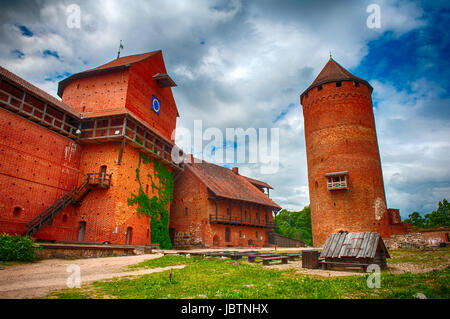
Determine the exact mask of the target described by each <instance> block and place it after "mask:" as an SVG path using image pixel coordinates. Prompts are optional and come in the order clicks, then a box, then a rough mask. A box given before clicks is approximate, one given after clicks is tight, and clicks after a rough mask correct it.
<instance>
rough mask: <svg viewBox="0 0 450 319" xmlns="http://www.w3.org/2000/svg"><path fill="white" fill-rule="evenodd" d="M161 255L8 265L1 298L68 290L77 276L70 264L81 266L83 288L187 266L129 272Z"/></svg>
mask: <svg viewBox="0 0 450 319" xmlns="http://www.w3.org/2000/svg"><path fill="white" fill-rule="evenodd" d="M161 256H163V255H162V254H160V253H158V254H151V255H138V256H125V257H106V258H92V259H76V260H63V259H48V260H42V261H39V262H36V263H32V264H22V265H14V266H7V267H5V268H4V269H3V270H0V298H1V299H19V298H20V299H22V298H33V297H40V296H45V295H46V294H48V293H49V292H50V291H52V290H56V289H63V288H67V280H68V278H69V276H71V275H73V270H72V271H69V272H68V271H67V270H68V267H69V266H70V265H77V266H79V267H80V275H81V285H84V284H86V283H90V282H93V281H97V280H103V279H109V278H113V277H123V276H134V275H144V274H148V273H152V272H159V271H164V270H168V269H171V268H183V267H184V265H181V266H171V267H164V268H153V269H142V270H136V271H128V268H127V266H129V265H133V264H137V263H140V262H142V261H145V260H149V259H154V258H159V257H161ZM69 269H70V268H69Z"/></svg>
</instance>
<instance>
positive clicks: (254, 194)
mask: <svg viewBox="0 0 450 319" xmlns="http://www.w3.org/2000/svg"><path fill="white" fill-rule="evenodd" d="M186 166H187V167H188V168H189V169H190V170H191V171H192V172H193V173H194V174H195V175H196V176H197V177H198V178H199V179H200V180H201V181H202V182H203V184H204V185H205V186H206V187H207V188H208V189H209V190H210V191H211V192H212V193H213V194H214V195H215V196H217V197H222V198H227V199H234V200H239V201H244V202H250V203H255V204H260V205H264V206H269V207H272V208H276V209H281V207H280V206H278V204H276V203H275V202H274V201H272V200H271V199H270V198H269V197H268V196H267V195H265V194H264V193H263V192H261V191H260V190H259V189H258V188H257V187H256V186H254V185H253V184H252V183H251V182H250V181H249V180H248V179H247V178H246V177H244V176H241V175H239V174H236V173H234V172H233V171H232V170H230V169H228V168H225V167H222V166H219V165H215V164H211V163H208V162H205V161H202V163H191V164H186Z"/></svg>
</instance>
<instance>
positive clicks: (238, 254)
mask: <svg viewBox="0 0 450 319" xmlns="http://www.w3.org/2000/svg"><path fill="white" fill-rule="evenodd" d="M164 254H165V255H166V254H182V255H185V254H190V255H192V256H210V257H228V258H230V259H232V260H238V259H241V258H242V257H247V259H248V262H251V263H254V262H255V260H256V258H260V259H261V261H262V264H263V265H265V266H267V265H269V262H270V261H272V260H280V261H281V263H283V264H287V263H288V261H294V260H295V259H296V258H299V257H300V256H301V253H260V252H258V251H252V250H251V251H230V250H228V251H213V252H192V253H188V252H178V253H173V252H170V253H164Z"/></svg>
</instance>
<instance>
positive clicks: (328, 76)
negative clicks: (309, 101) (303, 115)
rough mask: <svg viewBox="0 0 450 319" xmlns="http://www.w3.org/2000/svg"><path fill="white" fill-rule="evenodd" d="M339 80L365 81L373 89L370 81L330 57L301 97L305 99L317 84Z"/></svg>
mask: <svg viewBox="0 0 450 319" xmlns="http://www.w3.org/2000/svg"><path fill="white" fill-rule="evenodd" d="M338 81H355V82H359V83H364V84H365V85H367V86H368V87H369V90H370V91H371V92H372V90H373V88H372V86H371V85H370V84H369V82H367V81H366V80H363V79H361V78H359V77H357V76H355V75H353V74H351V73H350V72H349V71H347V70H346V69H345V68H343V67H342V66H341V65H340V64H339V63H337V62H336V61H334V60H333V59H332V58H330V60H329V61H328V62H327V64H325V66H324V67H323V69H322V71H320V73H319V75H318V76H317V77H316V79H315V80H314V81H313V83H312V84H311V85H310V86H309V87H308V88H307V89H306V90H305V91H304V92H303V93H302V94H301V98H302V99H303V95H304V94H306V93H307V92H308V91H309V90H311V89H312V88H315V87H316V86H319V85H322V84H325V83H330V82H338Z"/></svg>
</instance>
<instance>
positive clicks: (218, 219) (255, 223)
mask: <svg viewBox="0 0 450 319" xmlns="http://www.w3.org/2000/svg"><path fill="white" fill-rule="evenodd" d="M209 223H210V224H228V225H240V226H251V227H261V228H275V224H274V223H273V222H268V221H265V222H261V221H260V220H257V219H256V220H251V221H250V220H249V219H245V218H244V217H240V216H229V215H214V214H213V215H209Z"/></svg>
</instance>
